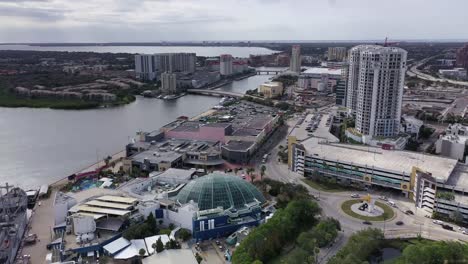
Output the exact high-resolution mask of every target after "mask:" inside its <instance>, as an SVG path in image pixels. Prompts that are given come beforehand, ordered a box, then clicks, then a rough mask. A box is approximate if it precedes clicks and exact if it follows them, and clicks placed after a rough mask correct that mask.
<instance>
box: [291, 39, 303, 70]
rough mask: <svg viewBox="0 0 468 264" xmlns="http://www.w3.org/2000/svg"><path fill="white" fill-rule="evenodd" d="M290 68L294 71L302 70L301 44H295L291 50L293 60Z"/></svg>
mask: <svg viewBox="0 0 468 264" xmlns="http://www.w3.org/2000/svg"><path fill="white" fill-rule="evenodd" d="M289 70H291V71H292V72H297V73H300V72H301V46H299V45H293V46H292V52H291V62H290V64H289Z"/></svg>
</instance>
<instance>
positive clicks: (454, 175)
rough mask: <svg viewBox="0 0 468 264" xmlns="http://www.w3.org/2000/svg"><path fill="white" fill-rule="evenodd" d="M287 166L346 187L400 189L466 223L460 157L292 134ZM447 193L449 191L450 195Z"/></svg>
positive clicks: (467, 174) (466, 187)
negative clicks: (303, 137)
mask: <svg viewBox="0 0 468 264" xmlns="http://www.w3.org/2000/svg"><path fill="white" fill-rule="evenodd" d="M288 144H289V145H288V151H289V154H290V156H289V165H290V169H291V170H292V171H295V172H297V173H299V174H301V175H303V176H305V177H310V178H314V179H320V178H321V179H327V180H334V181H336V182H337V183H339V184H342V185H344V186H356V187H360V188H372V187H373V186H378V187H380V188H388V189H392V190H399V191H400V192H401V193H402V195H404V196H405V197H407V198H409V199H410V200H412V201H413V202H414V204H415V205H416V207H418V208H422V209H423V210H425V211H427V212H428V213H430V214H432V213H434V212H437V213H439V214H442V215H444V216H446V217H449V216H450V214H451V213H452V212H454V211H459V212H461V213H462V215H463V217H464V221H465V222H468V195H467V193H468V192H467V191H468V180H467V179H468V166H467V165H465V164H461V163H458V162H457V160H456V159H451V158H447V157H441V156H434V155H428V154H422V153H417V152H409V151H398V150H385V149H382V148H375V147H369V146H362V145H349V144H341V143H338V142H335V143H326V141H325V140H323V139H321V138H315V137H311V138H309V139H306V140H303V141H301V142H300V143H299V141H298V139H297V138H296V137H295V136H292V137H289V138H288ZM446 193H448V194H449V195H446Z"/></svg>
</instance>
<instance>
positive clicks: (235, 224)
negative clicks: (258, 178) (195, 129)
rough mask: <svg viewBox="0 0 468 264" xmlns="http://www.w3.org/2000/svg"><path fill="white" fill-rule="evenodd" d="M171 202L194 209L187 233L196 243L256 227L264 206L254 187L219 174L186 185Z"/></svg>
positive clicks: (241, 180) (263, 199)
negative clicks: (195, 206)
mask: <svg viewBox="0 0 468 264" xmlns="http://www.w3.org/2000/svg"><path fill="white" fill-rule="evenodd" d="M173 199H174V200H175V201H177V203H178V204H182V205H184V204H188V203H195V204H196V205H197V208H198V210H197V211H196V212H195V214H194V215H193V220H192V229H191V230H192V236H193V238H194V239H196V240H207V239H211V238H218V237H223V236H228V235H230V234H232V233H233V232H235V231H236V230H238V229H239V228H241V227H242V226H256V225H258V224H259V223H260V222H261V220H262V205H264V204H265V203H266V200H265V198H264V197H263V195H262V194H261V193H260V191H259V190H258V189H257V188H256V187H255V186H254V185H252V184H251V183H249V182H247V181H245V180H243V179H242V178H240V177H238V176H235V175H228V174H224V173H220V172H216V173H211V174H209V175H206V176H203V177H200V178H197V179H195V180H193V181H191V182H189V183H188V184H187V185H185V186H184V187H183V188H182V189H181V190H180V192H179V193H178V194H177V196H176V197H174V198H173Z"/></svg>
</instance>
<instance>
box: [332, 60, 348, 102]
mask: <svg viewBox="0 0 468 264" xmlns="http://www.w3.org/2000/svg"><path fill="white" fill-rule="evenodd" d="M340 68H341V79H340V80H339V81H338V82H337V83H336V87H335V93H336V101H335V102H336V104H337V105H341V106H346V97H347V96H346V91H347V89H346V87H347V85H348V64H347V63H346V62H342V63H341V64H340Z"/></svg>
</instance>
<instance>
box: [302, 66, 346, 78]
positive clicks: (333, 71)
mask: <svg viewBox="0 0 468 264" xmlns="http://www.w3.org/2000/svg"><path fill="white" fill-rule="evenodd" d="M302 74H305V75H307V74H330V75H336V76H341V69H333V68H318V67H314V68H309V69H307V70H305V71H304V72H302Z"/></svg>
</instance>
